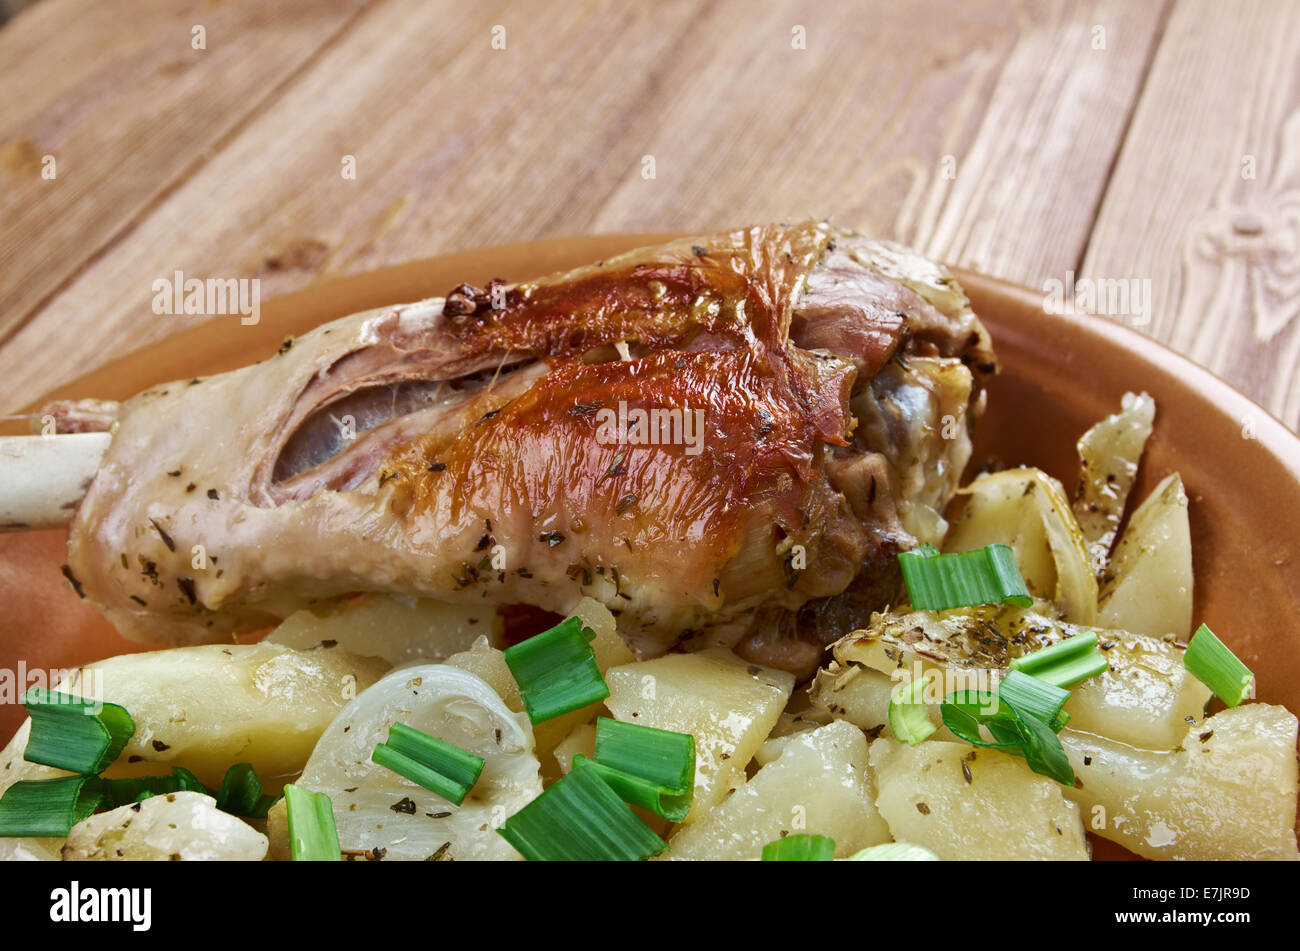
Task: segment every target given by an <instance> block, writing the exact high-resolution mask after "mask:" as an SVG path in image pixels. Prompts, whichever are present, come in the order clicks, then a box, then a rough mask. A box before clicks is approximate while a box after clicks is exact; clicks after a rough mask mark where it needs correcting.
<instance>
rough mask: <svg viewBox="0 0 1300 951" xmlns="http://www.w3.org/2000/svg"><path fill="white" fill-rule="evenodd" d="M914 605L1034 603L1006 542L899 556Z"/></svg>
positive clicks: (939, 607) (926, 607) (920, 607)
mask: <svg viewBox="0 0 1300 951" xmlns="http://www.w3.org/2000/svg"><path fill="white" fill-rule="evenodd" d="M898 564H899V567H900V568H902V570H903V581H904V582H905V583H906V585H907V593H908V597H909V598H910V599H911V601H912V607H914V608H916V609H918V610H933V611H945V610H947V609H948V608H960V607H969V606H971V605H976V604H997V603H1000V602H1008V603H1010V604H1015V605H1018V606H1020V607H1022V608H1027V607H1029V606H1030V605H1032V604H1033V603H1034V600H1033V598H1031V597H1030V596H1029V589H1028V588H1026V587H1025V581H1024V579H1023V578H1022V577H1021V576H1020V568H1019V566H1018V565H1017V564H1016V556H1015V555H1014V554H1013V553H1012V551H1011V549H1010V548H1008V547H1007V546H1006V545H986V546H985V547H983V548H978V549H976V550H974V551H966V552H961V553H960V554H952V555H939V554H935V550H934V548H933V547H932V546H922V548H921V549H914V550H912V551H905V552H902V553H901V554H899V556H898Z"/></svg>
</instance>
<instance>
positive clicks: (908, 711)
mask: <svg viewBox="0 0 1300 951" xmlns="http://www.w3.org/2000/svg"><path fill="white" fill-rule="evenodd" d="M925 687H926V680H925V678H924V677H918V678H916V679H915V680H913V681H911V682H910V683H907V684H902V685H900V686H899V687H897V688H895V689H894V692H893V693H892V694H890V696H889V732H891V733H893V734H894V739H896V740H898V741H899V742H901V743H906V744H907V745H908V746H915V745H916V744H917V743H920V742H921V741H922V740H924V739H925V738H926V737H928V736H929V735H930V734H931V733H933V732H934V731H935V729H936V727H935V725H934V724H933V723H931V722H930V716H929V714H928V713H927V712H926V709H925V700H924V695H925Z"/></svg>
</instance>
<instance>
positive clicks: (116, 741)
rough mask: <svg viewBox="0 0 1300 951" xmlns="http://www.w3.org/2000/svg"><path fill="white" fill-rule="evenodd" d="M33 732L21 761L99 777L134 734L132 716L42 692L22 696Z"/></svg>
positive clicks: (97, 703) (98, 704)
mask: <svg viewBox="0 0 1300 951" xmlns="http://www.w3.org/2000/svg"><path fill="white" fill-rule="evenodd" d="M23 704H24V705H25V706H26V707H27V713H28V714H29V715H30V716H31V718H32V731H31V735H30V737H29V738H28V740H27V749H26V750H25V751H24V752H23V759H25V760H27V762H29V763H42V764H44V765H46V766H55V767H57V768H59V769H66V770H68V771H69V772H73V773H98V772H101V771H102V770H103V769H104V768H105V767H107V766H108V765H109V764H110V763H112V762H113V760H115V759H117V755H118V754H119V753H121V752H122V748H123V747H124V746H126V742H127V740H129V739H131V737H132V735H134V733H135V721H134V720H132V719H131V714H129V713H127V712H126V711H125V710H124V709H122V708H121V707H119V706H118V705H117V704H115V703H102V702H100V701H98V700H91V699H87V698H84V697H76V696H73V695H72V694H67V693H61V692H59V691H55V690H46V689H45V688H44V687H33V688H32V689H31V690H28V691H27V693H25V694H24V695H23Z"/></svg>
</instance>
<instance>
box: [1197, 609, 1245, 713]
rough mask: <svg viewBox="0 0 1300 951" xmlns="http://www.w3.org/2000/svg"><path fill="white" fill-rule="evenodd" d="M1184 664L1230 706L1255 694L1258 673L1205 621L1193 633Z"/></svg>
mask: <svg viewBox="0 0 1300 951" xmlns="http://www.w3.org/2000/svg"><path fill="white" fill-rule="evenodd" d="M1183 666H1184V667H1186V668H1187V669H1188V671H1189V672H1190V673H1191V675H1192V676H1193V677H1195V678H1196V679H1197V680H1199V681H1200V682H1201V683H1203V684H1205V686H1207V687H1209V688H1210V689H1211V690H1212V691H1214V695H1215V696H1216V697H1218V698H1219V699H1220V700H1222V701H1223V702H1224V703H1226V704H1227V705H1228V706H1230V707H1235V706H1237V704H1239V703H1241V701H1242V700H1243V699H1245V698H1247V697H1249V696H1252V695H1253V693H1252V687H1253V685H1254V681H1255V675H1254V673H1252V672H1251V669H1250V668H1249V667H1247V666H1246V665H1245V664H1243V663H1242V662H1241V660H1240V659H1239V658H1238V657H1237V655H1236V654H1234V653H1233V652H1232V651H1230V650H1229V649H1228V645H1226V644H1224V643H1223V641H1221V640H1219V639H1218V638H1217V637H1215V636H1214V632H1213V631H1211V630H1210V629H1209V627H1207V626H1206V625H1204V624H1202V625H1201V626H1200V627H1198V628H1197V629H1196V633H1195V634H1193V635H1192V639H1191V641H1190V642H1189V643H1188V645H1187V650H1186V652H1185V653H1184V654H1183Z"/></svg>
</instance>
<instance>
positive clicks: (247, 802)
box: [216, 763, 280, 819]
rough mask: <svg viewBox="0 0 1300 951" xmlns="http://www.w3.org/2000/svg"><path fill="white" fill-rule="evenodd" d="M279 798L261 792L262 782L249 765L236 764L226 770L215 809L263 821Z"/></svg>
mask: <svg viewBox="0 0 1300 951" xmlns="http://www.w3.org/2000/svg"><path fill="white" fill-rule="evenodd" d="M279 798H280V797H279V796H271V795H267V794H265V793H263V792H262V781H261V780H260V779H258V778H257V773H256V771H254V769H253V766H252V764H251V763H236V764H235V765H234V766H232V767H230V769H228V770H226V775H225V776H223V777H221V789H220V790H218V792H217V796H216V799H217V808H218V809H220V810H221V811H222V812H228V813H230V814H231V815H232V816H246V817H248V818H250V819H265V818H266V814H267V812H268V811H269V810H270V808H271V807H272V806H273V805H275V803H276V801H277V800H278V799H279Z"/></svg>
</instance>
